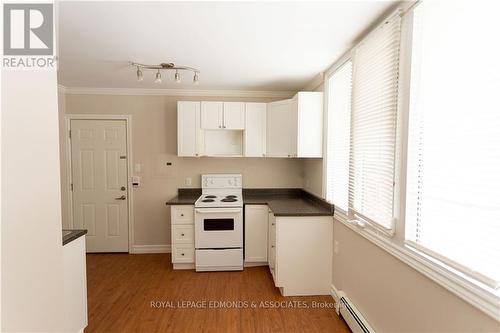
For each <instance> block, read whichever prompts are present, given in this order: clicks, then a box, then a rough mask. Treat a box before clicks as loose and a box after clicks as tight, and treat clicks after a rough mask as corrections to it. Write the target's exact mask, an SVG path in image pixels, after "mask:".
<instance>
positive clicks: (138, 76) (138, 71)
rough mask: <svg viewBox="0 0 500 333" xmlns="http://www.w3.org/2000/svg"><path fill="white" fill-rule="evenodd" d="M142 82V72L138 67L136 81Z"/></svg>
mask: <svg viewBox="0 0 500 333" xmlns="http://www.w3.org/2000/svg"><path fill="white" fill-rule="evenodd" d="M142 80H144V77H143V76H142V71H141V69H140V68H139V67H137V81H142Z"/></svg>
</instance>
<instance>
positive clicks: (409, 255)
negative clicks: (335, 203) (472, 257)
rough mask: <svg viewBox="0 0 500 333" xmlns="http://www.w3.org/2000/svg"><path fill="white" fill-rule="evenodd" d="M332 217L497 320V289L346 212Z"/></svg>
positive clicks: (499, 318)
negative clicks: (354, 220) (353, 220)
mask: <svg viewBox="0 0 500 333" xmlns="http://www.w3.org/2000/svg"><path fill="white" fill-rule="evenodd" d="M334 219H335V220H337V221H338V222H340V223H342V224H343V225H345V226H346V227H348V228H349V229H351V230H352V231H354V232H356V233H357V234H359V235H361V236H362V237H364V238H365V239H367V240H369V241H371V242H372V243H374V244H375V245H377V246H379V247H380V248H382V249H383V250H385V251H386V252H389V253H390V254H391V255H393V256H394V257H396V258H398V259H399V260H401V261H402V262H404V263H405V264H407V265H409V266H410V267H412V268H414V269H415V270H417V271H418V272H420V273H421V274H423V275H425V276H426V277H428V278H429V279H431V280H433V281H434V282H436V283H437V284H439V285H441V286H442V287H444V288H446V289H447V290H449V291H450V292H452V293H453V294H455V295H457V296H458V297H460V298H462V299H463V300H465V301H466V302H468V303H469V304H471V305H473V306H474V307H476V308H478V309H479V310H481V311H483V312H484V313H486V314H487V315H489V316H490V317H492V318H493V319H495V320H497V321H500V306H499V304H500V297H499V290H496V291H495V290H493V289H491V288H488V287H482V286H480V285H479V284H477V283H475V282H473V281H471V279H469V278H467V277H465V276H464V275H463V274H461V273H459V272H457V271H456V270H454V269H453V268H451V267H448V266H447V265H445V264H442V263H440V262H439V263H438V262H437V260H435V259H433V258H430V257H428V256H426V255H425V254H423V253H421V252H419V251H418V250H416V249H413V248H410V247H407V246H400V245H398V244H395V243H394V242H392V241H391V240H390V239H388V238H385V237H383V236H380V235H379V234H377V233H376V232H373V231H371V230H370V229H362V228H360V227H357V226H355V225H353V224H351V223H349V222H348V221H347V218H346V216H345V215H344V214H342V213H337V212H335V215H334Z"/></svg>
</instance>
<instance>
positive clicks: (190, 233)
mask: <svg viewBox="0 0 500 333" xmlns="http://www.w3.org/2000/svg"><path fill="white" fill-rule="evenodd" d="M192 243H194V226H193V225H182V224H181V225H173V226H172V244H174V245H175V244H192Z"/></svg>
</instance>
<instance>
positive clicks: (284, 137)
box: [267, 92, 323, 158]
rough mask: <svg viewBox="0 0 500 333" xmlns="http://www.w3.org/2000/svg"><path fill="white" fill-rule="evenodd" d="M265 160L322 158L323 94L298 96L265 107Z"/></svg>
mask: <svg viewBox="0 0 500 333" xmlns="http://www.w3.org/2000/svg"><path fill="white" fill-rule="evenodd" d="M267 156H268V157H306V158H307V157H309V158H314V157H317V158H320V157H322V156H323V93H322V92H299V93H297V94H296V95H295V96H294V98H292V99H287V100H283V101H277V102H272V103H269V104H268V105H267Z"/></svg>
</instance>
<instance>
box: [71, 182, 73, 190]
mask: <svg viewBox="0 0 500 333" xmlns="http://www.w3.org/2000/svg"><path fill="white" fill-rule="evenodd" d="M71 191H73V183H71Z"/></svg>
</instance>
